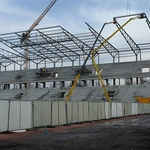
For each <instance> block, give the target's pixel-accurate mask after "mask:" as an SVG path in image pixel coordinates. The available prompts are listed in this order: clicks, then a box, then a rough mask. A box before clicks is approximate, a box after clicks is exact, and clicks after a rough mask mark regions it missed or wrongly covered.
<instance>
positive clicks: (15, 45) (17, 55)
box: [0, 14, 150, 68]
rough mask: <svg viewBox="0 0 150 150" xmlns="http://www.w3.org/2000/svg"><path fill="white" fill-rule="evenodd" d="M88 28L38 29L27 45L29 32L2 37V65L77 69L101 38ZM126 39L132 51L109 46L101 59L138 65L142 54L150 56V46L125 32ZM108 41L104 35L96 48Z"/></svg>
mask: <svg viewBox="0 0 150 150" xmlns="http://www.w3.org/2000/svg"><path fill="white" fill-rule="evenodd" d="M144 15H145V14H144ZM116 18H117V17H116ZM145 18H146V22H147V24H148V26H149V24H150V23H149V20H148V18H147V17H146V15H145ZM87 25H88V24H87ZM117 26H118V27H119V23H117ZM88 27H89V29H90V32H86V33H80V34H71V33H70V32H69V31H67V30H66V29H64V28H63V27H61V26H53V27H47V28H40V29H34V30H33V31H32V32H31V33H30V37H29V38H28V39H27V40H26V41H24V42H23V43H22V42H21V38H22V34H23V33H25V32H26V31H20V32H13V33H6V34H0V43H1V44H0V65H1V66H2V67H7V66H9V65H11V64H13V63H15V64H17V65H19V66H22V65H23V63H24V62H25V60H26V59H28V60H29V62H30V63H33V64H35V65H36V66H37V68H38V65H39V64H40V63H45V64H53V66H54V67H55V65H56V63H65V62H72V65H73V64H74V62H79V64H80V61H81V59H82V58H83V55H84V56H87V55H88V53H89V52H90V48H91V47H92V45H93V43H94V41H95V40H96V38H97V35H98V32H97V31H96V30H95V29H94V28H92V27H91V26H90V25H88ZM122 35H123V36H124V38H125V37H126V38H125V39H126V42H127V43H128V44H129V47H122V48H116V47H115V46H113V45H112V44H111V43H109V42H107V44H106V45H105V46H104V47H102V48H101V50H100V51H98V52H97V55H102V54H109V55H110V56H111V57H112V59H113V62H115V61H114V60H115V59H117V58H118V62H119V61H120V59H121V58H122V57H130V56H135V58H136V61H138V60H137V55H138V54H139V53H140V54H141V53H148V52H149V51H150V43H138V44H137V43H135V42H134V41H133V40H132V38H131V37H130V36H129V35H128V34H127V33H126V31H125V30H124V29H123V30H122ZM104 40H105V38H104V37H102V36H101V35H100V37H99V38H98V40H97V42H96V44H95V47H94V48H96V47H97V46H98V45H100V43H102V42H103V41H104ZM129 40H130V43H131V42H132V43H131V44H130V43H129ZM133 43H134V44H133ZM3 47H5V48H3ZM26 47H28V55H27V56H26V55H25V53H24V52H25V50H26ZM6 49H7V50H6ZM133 51H134V52H135V53H133ZM139 61H140V60H139Z"/></svg>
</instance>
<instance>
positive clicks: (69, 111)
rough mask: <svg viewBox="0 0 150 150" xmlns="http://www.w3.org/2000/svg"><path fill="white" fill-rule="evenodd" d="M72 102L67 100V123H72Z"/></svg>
mask: <svg viewBox="0 0 150 150" xmlns="http://www.w3.org/2000/svg"><path fill="white" fill-rule="evenodd" d="M72 110H73V109H72V102H67V123H72V113H73V111H72Z"/></svg>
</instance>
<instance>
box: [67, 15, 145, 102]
mask: <svg viewBox="0 0 150 150" xmlns="http://www.w3.org/2000/svg"><path fill="white" fill-rule="evenodd" d="M142 18H143V15H142V14H138V15H137V16H136V17H132V18H130V19H129V20H127V21H126V22H125V23H124V24H123V25H122V26H120V27H119V28H118V29H117V30H116V31H115V32H114V33H113V34H111V35H110V36H109V37H108V38H107V39H105V40H104V41H103V42H102V43H101V44H100V45H99V46H98V47H97V48H96V49H94V50H93V48H94V44H95V43H96V41H97V39H98V37H99V34H100V33H99V34H98V37H97V39H96V41H95V43H94V44H93V46H92V48H91V51H90V53H89V55H88V56H87V58H86V60H85V62H84V64H83V66H82V68H81V70H80V72H79V73H78V75H77V76H76V78H75V80H74V82H73V85H72V87H71V88H70V90H69V92H68V94H67V95H66V97H65V98H66V102H67V101H69V99H70V96H71V94H72V92H73V90H74V88H75V86H76V84H77V82H78V80H79V78H80V75H81V73H82V71H83V69H84V68H85V64H86V62H87V60H88V58H89V57H90V55H92V62H93V65H94V69H95V70H96V72H97V74H98V77H99V80H100V82H101V84H102V88H103V90H104V93H105V96H106V99H107V101H108V102H110V97H109V95H108V92H107V90H106V88H105V85H104V83H103V81H102V77H101V75H100V71H99V68H98V65H97V64H96V61H95V59H94V54H95V53H96V52H97V51H98V50H99V49H100V48H101V47H102V46H103V45H104V44H105V43H107V42H108V40H109V39H111V38H112V37H113V36H114V35H115V34H116V33H117V32H119V31H120V30H121V29H122V28H123V27H124V26H125V25H127V24H128V23H129V22H130V21H131V20H135V19H142ZM113 23H116V18H114V22H113Z"/></svg>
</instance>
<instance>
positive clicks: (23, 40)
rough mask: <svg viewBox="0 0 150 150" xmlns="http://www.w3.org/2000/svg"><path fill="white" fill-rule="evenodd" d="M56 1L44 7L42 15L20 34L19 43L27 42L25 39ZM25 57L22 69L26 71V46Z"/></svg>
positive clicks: (53, 0)
mask: <svg viewBox="0 0 150 150" xmlns="http://www.w3.org/2000/svg"><path fill="white" fill-rule="evenodd" d="M56 1H57V0H52V1H51V2H50V4H49V5H48V6H47V7H46V9H45V10H44V11H43V13H42V14H41V15H40V16H39V17H38V18H37V19H36V21H35V22H34V23H33V24H32V25H31V26H30V28H29V29H28V30H27V31H26V32H25V33H23V34H22V37H21V43H23V42H26V43H27V42H28V41H27V39H28V38H29V34H30V32H31V31H32V30H33V29H34V28H35V27H36V26H37V25H38V24H39V22H40V21H41V20H42V19H43V17H44V16H45V15H46V14H47V12H48V11H49V10H50V9H51V8H52V6H53V5H54V4H55V2H56ZM25 56H26V58H25V59H26V60H25V64H24V65H25V66H24V69H28V63H29V61H28V46H27V47H26V49H25Z"/></svg>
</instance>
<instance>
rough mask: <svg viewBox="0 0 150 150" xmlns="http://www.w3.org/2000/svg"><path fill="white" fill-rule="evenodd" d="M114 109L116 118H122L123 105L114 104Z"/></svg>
mask: <svg viewBox="0 0 150 150" xmlns="http://www.w3.org/2000/svg"><path fill="white" fill-rule="evenodd" d="M116 109H117V117H123V114H124V109H123V103H116Z"/></svg>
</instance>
